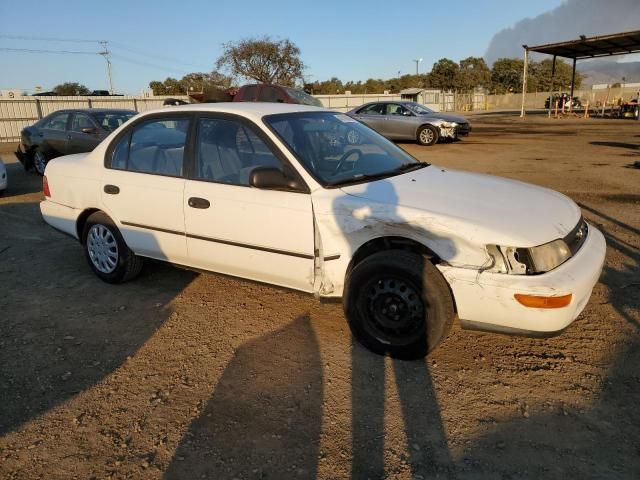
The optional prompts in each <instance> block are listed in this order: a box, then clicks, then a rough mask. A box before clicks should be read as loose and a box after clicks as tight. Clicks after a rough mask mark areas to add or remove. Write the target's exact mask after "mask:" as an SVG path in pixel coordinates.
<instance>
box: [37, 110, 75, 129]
mask: <svg viewBox="0 0 640 480" xmlns="http://www.w3.org/2000/svg"><path fill="white" fill-rule="evenodd" d="M67 120H69V114H68V113H58V114H56V115H52V116H51V118H50V119H49V120H47V121H46V122H45V124H44V125H43V126H42V128H48V129H50V130H66V129H67Z"/></svg>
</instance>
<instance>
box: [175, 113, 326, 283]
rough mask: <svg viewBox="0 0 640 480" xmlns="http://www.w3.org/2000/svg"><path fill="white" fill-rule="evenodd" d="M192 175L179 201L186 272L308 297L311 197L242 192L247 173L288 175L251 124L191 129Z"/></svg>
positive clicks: (232, 120) (213, 120)
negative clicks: (271, 171) (194, 135)
mask: <svg viewBox="0 0 640 480" xmlns="http://www.w3.org/2000/svg"><path fill="white" fill-rule="evenodd" d="M195 143H196V145H195V150H194V163H195V165H194V169H193V173H192V176H191V178H190V179H188V180H187V181H186V186H185V193H184V211H185V230H186V235H187V245H188V249H189V256H190V259H191V262H190V264H191V265H192V266H196V267H199V268H204V269H207V270H213V271H216V272H221V273H226V274H229V275H234V276H238V277H243V278H248V279H252V280H257V281H262V282H267V283H271V284H275V285H282V286H285V287H290V288H295V289H298V290H303V291H308V292H310V291H312V290H313V278H314V269H313V267H314V235H313V213H312V207H311V195H310V194H309V193H305V192H294V191H279V190H267V189H258V188H254V187H251V186H250V185H249V178H250V175H251V172H252V171H253V169H255V168H258V167H271V168H277V169H280V170H282V171H287V172H289V171H290V170H293V169H292V167H291V166H290V165H289V164H288V163H287V162H286V159H284V157H282V155H281V154H280V152H279V151H278V150H277V148H276V147H275V146H274V145H273V144H272V143H271V142H270V141H269V139H268V138H267V137H266V136H265V135H264V134H263V133H262V132H261V131H260V130H259V129H258V128H257V127H256V126H255V125H253V124H251V123H249V122H248V121H247V120H243V119H240V118H238V117H235V116H220V115H218V116H216V115H206V116H202V117H200V119H199V121H198V125H197V140H196V142H195Z"/></svg>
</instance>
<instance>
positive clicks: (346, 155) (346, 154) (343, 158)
mask: <svg viewBox="0 0 640 480" xmlns="http://www.w3.org/2000/svg"><path fill="white" fill-rule="evenodd" d="M353 154H357V155H358V158H356V159H355V160H354V162H357V161H358V160H360V158H361V157H362V150H360V149H359V148H352V149H351V150H347V151H346V152H344V154H343V155H342V156H341V157H340V160H338V165H336V168H334V169H333V172H331V175H332V176H333V175H337V174H338V172H340V170H341V169H342V167H343V166H344V162H345V161H346V160H347V158H349V157H350V156H351V155H353Z"/></svg>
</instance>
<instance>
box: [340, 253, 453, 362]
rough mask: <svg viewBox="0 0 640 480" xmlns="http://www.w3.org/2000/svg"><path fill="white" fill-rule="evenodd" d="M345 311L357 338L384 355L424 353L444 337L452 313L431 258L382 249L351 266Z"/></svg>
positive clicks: (413, 356) (419, 355)
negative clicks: (382, 250)
mask: <svg viewBox="0 0 640 480" xmlns="http://www.w3.org/2000/svg"><path fill="white" fill-rule="evenodd" d="M344 309H345V316H346V317H347V321H348V322H349V326H350V328H351V331H352V333H353V335H354V336H355V338H356V339H357V340H358V341H359V342H360V343H361V344H363V345H364V346H365V347H367V348H368V349H370V350H372V351H374V352H376V353H379V354H381V355H385V354H388V355H390V356H392V357H396V358H402V359H416V358H422V357H424V356H425V355H427V354H428V353H429V352H431V351H433V350H434V349H435V348H436V347H437V346H438V344H439V343H440V342H441V341H442V340H444V338H445V337H446V336H447V333H448V332H449V329H450V328H451V324H452V322H453V317H454V308H453V300H452V298H451V293H450V292H449V287H448V285H447V283H446V281H445V280H444V278H443V277H442V275H441V274H440V272H439V271H438V269H437V268H436V267H435V266H434V265H433V264H432V263H431V262H430V261H429V259H428V258H426V257H423V256H421V255H417V254H414V253H410V252H405V251H400V250H389V251H384V252H379V253H376V254H373V255H371V256H370V257H368V258H366V259H365V260H363V261H362V262H360V263H359V264H357V265H356V266H355V267H354V268H353V270H352V271H351V272H350V274H349V277H348V279H347V283H346V289H345V294H344Z"/></svg>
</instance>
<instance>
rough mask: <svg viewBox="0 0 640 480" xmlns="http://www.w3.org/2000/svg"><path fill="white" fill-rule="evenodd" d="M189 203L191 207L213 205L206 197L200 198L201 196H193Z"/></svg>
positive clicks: (203, 207)
mask: <svg viewBox="0 0 640 480" xmlns="http://www.w3.org/2000/svg"><path fill="white" fill-rule="evenodd" d="M187 204H188V205H189V206H190V207H191V208H202V209H205V208H209V207H210V206H211V204H210V203H209V200H207V199H206V198H199V197H191V198H190V199H189V200H188V201H187Z"/></svg>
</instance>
